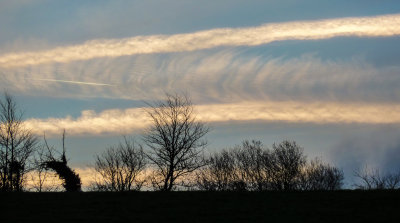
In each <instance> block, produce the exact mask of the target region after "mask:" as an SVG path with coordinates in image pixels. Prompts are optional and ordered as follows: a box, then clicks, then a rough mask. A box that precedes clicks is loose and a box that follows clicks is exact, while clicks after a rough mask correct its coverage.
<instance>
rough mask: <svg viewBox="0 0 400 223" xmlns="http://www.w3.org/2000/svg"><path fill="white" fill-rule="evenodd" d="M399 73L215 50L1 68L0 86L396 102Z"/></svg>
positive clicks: (399, 69) (95, 93)
mask: <svg viewBox="0 0 400 223" xmlns="http://www.w3.org/2000/svg"><path fill="white" fill-rule="evenodd" d="M399 73H400V66H387V67H375V66H373V65H369V64H368V63H366V62H365V61H364V60H363V59H351V60H346V61H341V60H321V59H319V58H317V57H316V56H315V55H304V56H301V57H298V58H289V59H288V58H286V59H285V58H279V57H278V58H270V57H265V56H260V55H258V54H256V55H251V54H250V55H248V54H246V53H243V52H242V51H240V50H215V51H198V52H191V53H175V54H169V55H140V56H139V55H138V56H130V57H120V58H113V59H106V58H102V59H93V60H89V61H76V62H71V63H67V64H57V63H55V64H42V65H37V66H32V67H18V68H8V69H5V68H3V69H1V68H0V80H1V81H0V87H3V88H4V89H7V90H8V91H10V92H17V93H20V92H23V93H26V94H29V95H39V96H41V95H49V94H50V95H52V96H53V97H57V96H58V97H71V98H80V97H106V98H125V99H133V100H143V99H145V100H152V99H155V98H159V97H160V96H162V95H163V94H164V91H167V92H173V91H188V92H190V94H191V96H192V98H193V100H194V101H195V102H206V103H209V102H239V101H249V100H250V101H252V100H254V101H259V100H274V101H277V100H298V101H364V102H398V101H399V100H400V89H399V88H398V87H397V86H399V85H400V76H399V75H398V74H399ZM33 79H35V81H33ZM40 79H42V80H44V79H52V80H63V81H68V82H69V81H71V82H87V83H101V84H105V85H102V86H96V85H78V84H74V85H71V84H69V83H67V82H59V81H58V82H49V81H40Z"/></svg>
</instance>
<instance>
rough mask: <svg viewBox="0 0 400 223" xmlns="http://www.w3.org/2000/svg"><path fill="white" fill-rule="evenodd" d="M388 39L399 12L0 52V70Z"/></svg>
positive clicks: (396, 31)
mask: <svg viewBox="0 0 400 223" xmlns="http://www.w3.org/2000/svg"><path fill="white" fill-rule="evenodd" d="M394 35H400V14H393V15H383V16H376V17H352V18H339V19H327V20H317V21H295V22H285V23H271V24H266V25H262V26H258V27H248V28H221V29H211V30H205V31H199V32H194V33H186V34H175V35H153V36H136V37H133V38H126V39H109V40H92V41H88V42H86V43H84V44H82V45H75V46H67V47H58V48H55V49H51V50H47V51H39V52H26V53H11V54H5V55H2V56H0V66H1V67H14V66H27V65H36V64H42V63H49V62H60V63H66V62H70V61H74V60H88V59H93V58H99V57H120V56H127V55H135V54H152V53H166V52H183V51H193V50H201V49H208V48H213V47H220V46H256V45H261V44H268V43H270V42H273V41H282V40H293V39H297V40H310V39H326V38H332V37H336V36H365V37H379V36H394Z"/></svg>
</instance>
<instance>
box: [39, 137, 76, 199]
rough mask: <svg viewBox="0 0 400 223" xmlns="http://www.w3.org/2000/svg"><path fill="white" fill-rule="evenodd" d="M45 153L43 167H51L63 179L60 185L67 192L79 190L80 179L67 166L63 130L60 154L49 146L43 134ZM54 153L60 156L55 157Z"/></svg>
mask: <svg viewBox="0 0 400 223" xmlns="http://www.w3.org/2000/svg"><path fill="white" fill-rule="evenodd" d="M43 138H44V143H45V147H46V148H47V154H46V155H45V159H44V161H43V162H42V165H43V167H44V168H45V169H51V170H53V171H55V172H56V173H57V175H58V176H59V178H60V179H61V180H62V181H63V183H62V186H63V187H64V189H65V190H66V191H67V192H76V191H81V190H82V189H81V179H80V177H79V175H78V174H77V173H75V171H74V170H72V169H71V168H70V167H69V166H68V160H67V158H66V156H65V130H64V132H63V136H62V153H61V154H60V153H59V152H57V150H55V149H54V147H50V146H49V145H48V143H47V140H46V137H45V136H43ZM54 153H59V154H60V158H56V157H55V155H54Z"/></svg>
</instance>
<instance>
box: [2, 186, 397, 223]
mask: <svg viewBox="0 0 400 223" xmlns="http://www.w3.org/2000/svg"><path fill="white" fill-rule="evenodd" d="M0 216H1V217H0V222H2V223H3V222H4V223H6V222H400V191H338V192H263V193H258V192H172V193H161V192H136V193H96V192H87V193H0Z"/></svg>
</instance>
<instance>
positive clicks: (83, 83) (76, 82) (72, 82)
mask: <svg viewBox="0 0 400 223" xmlns="http://www.w3.org/2000/svg"><path fill="white" fill-rule="evenodd" d="M27 79H28V80H33V81H47V82H60V83H67V84H82V85H94V86H114V85H111V84H103V83H93V82H82V81H67V80H56V79H44V78H27Z"/></svg>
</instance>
